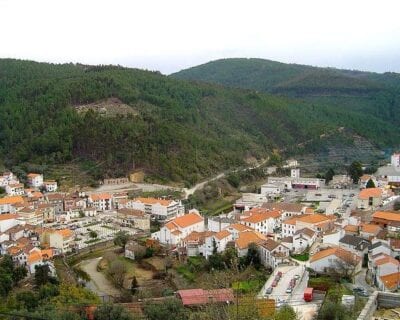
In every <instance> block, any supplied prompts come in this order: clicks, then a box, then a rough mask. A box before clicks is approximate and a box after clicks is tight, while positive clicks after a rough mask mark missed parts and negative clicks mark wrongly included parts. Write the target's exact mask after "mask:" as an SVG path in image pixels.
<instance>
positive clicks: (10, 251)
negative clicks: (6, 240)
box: [7, 246, 21, 256]
mask: <svg viewBox="0 0 400 320" xmlns="http://www.w3.org/2000/svg"><path fill="white" fill-rule="evenodd" d="M20 251H21V248H20V247H18V246H12V247H9V248H7V252H8V254H9V255H11V256H14V255H16V254H17V253H19V252H20Z"/></svg>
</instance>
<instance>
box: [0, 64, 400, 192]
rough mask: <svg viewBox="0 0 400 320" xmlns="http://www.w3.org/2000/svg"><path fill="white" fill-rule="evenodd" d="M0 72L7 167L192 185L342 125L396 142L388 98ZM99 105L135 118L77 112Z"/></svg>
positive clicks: (79, 70)
mask: <svg viewBox="0 0 400 320" xmlns="http://www.w3.org/2000/svg"><path fill="white" fill-rule="evenodd" d="M0 70H1V72H0V119H1V120H2V121H1V122H0V137H1V141H2V143H1V145H0V155H1V156H0V157H1V158H0V162H1V161H2V160H3V161H4V163H5V165H6V166H7V167H9V168H10V169H11V168H13V167H15V166H16V165H21V164H24V163H25V164H30V165H32V164H35V165H40V166H41V168H42V169H43V171H45V170H46V165H53V164H65V163H70V162H71V161H74V163H80V164H82V165H85V166H86V168H87V169H86V171H87V172H88V174H91V175H93V177H95V178H96V179H99V178H101V177H105V176H121V175H125V174H126V173H127V172H129V171H130V170H131V169H132V168H133V164H135V167H136V168H142V169H144V170H145V171H146V172H147V173H148V174H149V175H150V176H152V177H154V178H157V179H165V180H175V181H187V182H188V183H190V184H192V183H194V182H196V181H197V180H199V179H201V178H202V177H204V176H208V175H210V174H212V173H214V172H217V171H221V170H224V169H227V168H231V167H237V166H241V165H244V164H245V159H247V158H249V157H255V158H258V159H259V158H265V157H266V156H267V155H268V154H271V153H273V151H274V150H278V149H282V148H284V149H285V150H286V152H290V153H293V152H298V151H301V150H303V149H302V148H304V147H300V145H299V143H301V142H304V141H309V140H310V139H315V141H314V143H310V144H308V145H307V146H306V147H305V148H308V149H309V150H314V149H320V148H322V147H323V143H322V142H320V141H319V137H320V135H321V134H323V133H325V132H327V131H329V130H332V129H337V128H339V127H341V126H345V127H346V128H351V129H353V130H355V132H356V133H358V134H361V135H364V136H365V137H367V138H368V139H370V140H371V141H373V142H376V143H379V144H380V145H393V144H394V143H395V142H397V141H398V138H399V131H400V129H399V128H398V126H394V125H392V122H388V121H389V120H388V119H392V118H391V116H390V115H391V114H393V115H396V114H399V113H398V112H394V111H395V110H397V109H395V108H396V107H397V103H398V99H397V97H392V96H391V95H390V94H381V96H379V98H378V97H377V98H376V99H378V100H379V101H380V102H382V101H386V102H385V103H384V104H382V105H385V106H386V105H388V104H390V103H392V104H393V106H392V107H391V108H392V109H390V110H389V109H388V108H389V107H388V108H386V109H385V108H383V107H382V108H381V109H380V110H379V113H377V112H375V109H372V108H371V110H369V111H368V112H364V111H363V112H359V111H358V108H355V109H351V110H350V108H342V107H339V106H337V105H335V106H334V107H333V106H326V107H325V106H320V105H313V104H310V103H304V102H303V101H300V100H294V99H286V98H283V97H277V96H272V95H266V94H260V93H255V92H251V91H246V90H236V89H228V88H222V87H219V86H215V85H209V84H201V83H190V82H187V81H181V80H176V79H172V78H169V77H165V76H162V75H160V74H159V73H155V72H147V71H141V70H135V69H126V68H121V67H117V66H96V67H91V66H84V65H74V64H64V65H54V64H43V63H35V62H29V61H18V60H10V59H3V60H0ZM108 98H116V99H119V100H120V101H122V102H123V103H125V104H126V105H128V106H129V107H130V108H132V110H133V111H134V112H133V113H129V112H128V113H126V114H116V115H112V116H110V115H104V114H102V113H101V112H94V111H92V110H90V111H87V112H80V113H78V112H77V111H76V110H77V109H76V106H82V105H86V104H88V103H93V102H98V101H105V99H108ZM392 111H393V112H392ZM381 114H384V115H385V116H383V115H382V116H381ZM378 117H379V118H378ZM390 121H391V120H390ZM346 143H350V142H348V141H347V142H346ZM308 149H307V150H308ZM20 168H21V167H19V168H17V167H15V170H17V171H18V169H20ZM13 170H14V168H13ZM20 173H21V175H22V176H23V175H24V171H23V170H22V172H20ZM231 182H232V183H234V184H235V183H237V181H236V179H235V178H233V179H231Z"/></svg>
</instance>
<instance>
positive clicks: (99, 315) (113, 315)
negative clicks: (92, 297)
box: [94, 304, 133, 320]
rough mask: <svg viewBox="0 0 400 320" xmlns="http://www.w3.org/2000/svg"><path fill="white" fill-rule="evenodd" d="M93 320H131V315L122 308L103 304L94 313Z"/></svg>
mask: <svg viewBox="0 0 400 320" xmlns="http://www.w3.org/2000/svg"><path fill="white" fill-rule="evenodd" d="M94 319H95V320H110V319H113V320H132V319H133V317H132V316H131V314H130V313H129V312H128V311H127V310H126V309H124V308H123V307H122V306H119V305H114V304H103V305H101V306H99V307H98V308H97V309H96V311H95V312H94Z"/></svg>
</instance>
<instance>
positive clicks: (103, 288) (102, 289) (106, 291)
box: [79, 257, 120, 296]
mask: <svg viewBox="0 0 400 320" xmlns="http://www.w3.org/2000/svg"><path fill="white" fill-rule="evenodd" d="M100 260H101V257H100V258H94V259H88V260H83V261H82V262H81V263H80V264H79V265H80V267H81V268H82V270H83V271H85V272H86V273H87V274H88V275H89V276H90V279H91V280H90V281H89V283H88V285H87V286H88V288H89V289H90V290H92V291H93V292H95V293H96V294H98V295H99V296H104V295H111V296H113V295H114V296H115V295H119V294H120V292H119V291H118V290H117V289H116V288H115V287H114V286H113V285H112V283H111V282H110V281H109V280H108V279H107V278H106V277H105V276H104V274H102V273H101V272H99V271H97V264H98V263H99V261H100Z"/></svg>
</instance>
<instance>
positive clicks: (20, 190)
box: [6, 183, 25, 196]
mask: <svg viewBox="0 0 400 320" xmlns="http://www.w3.org/2000/svg"><path fill="white" fill-rule="evenodd" d="M6 193H7V195H9V196H23V195H25V190H24V185H23V184H22V183H12V184H11V183H10V184H8V185H7V186H6Z"/></svg>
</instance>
